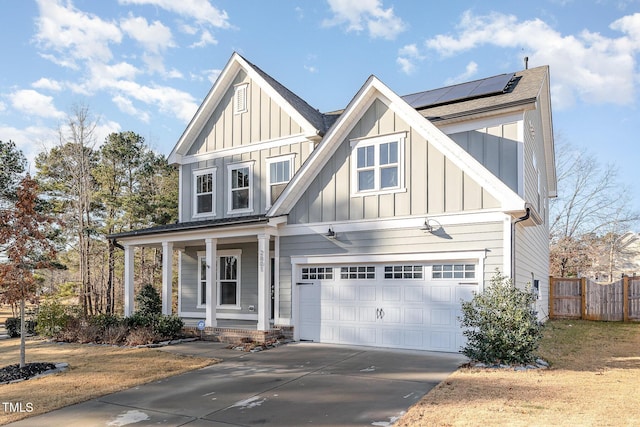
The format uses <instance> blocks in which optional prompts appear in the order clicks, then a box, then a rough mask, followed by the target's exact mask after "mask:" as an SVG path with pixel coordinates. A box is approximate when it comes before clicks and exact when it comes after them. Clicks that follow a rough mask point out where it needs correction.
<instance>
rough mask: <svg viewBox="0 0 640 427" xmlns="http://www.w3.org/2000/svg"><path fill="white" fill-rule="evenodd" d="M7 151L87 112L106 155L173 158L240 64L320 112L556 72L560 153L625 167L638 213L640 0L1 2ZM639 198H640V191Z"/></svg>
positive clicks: (0, 128) (40, 139)
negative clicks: (222, 76)
mask: <svg viewBox="0 0 640 427" xmlns="http://www.w3.org/2000/svg"><path fill="white" fill-rule="evenodd" d="M0 7H1V8H2V13H0V35H1V37H2V40H3V41H2V43H1V44H0V55H1V57H2V58H3V66H2V71H0V139H1V140H5V141H6V140H9V139H11V140H13V141H15V142H16V143H17V144H18V147H20V148H21V149H22V150H23V152H24V153H25V154H26V155H27V157H28V158H29V159H32V158H33V157H34V156H35V154H36V153H37V152H39V151H41V150H42V149H43V147H51V146H53V145H55V144H56V143H57V142H58V136H57V129H58V127H59V125H61V124H62V123H64V122H65V117H66V116H67V115H68V114H70V112H71V111H72V108H73V105H78V104H83V105H87V106H88V107H89V109H90V112H91V113H92V114H94V115H95V116H96V117H98V118H99V127H98V132H97V135H98V141H97V143H98V144H99V143H100V142H101V141H103V140H104V137H105V136H106V135H107V134H109V133H110V132H117V131H129V130H131V131H134V132H136V133H138V134H140V135H142V136H144V137H145V139H146V141H147V143H148V144H149V145H150V146H151V147H152V148H154V149H155V150H157V151H159V152H161V153H164V154H168V153H169V152H170V151H171V149H172V148H173V145H174V144H175V143H176V141H177V140H178V138H179V137H180V135H181V133H182V131H183V130H184V128H185V127H186V125H187V123H188V121H189V119H190V118H191V116H192V115H193V113H194V112H195V110H196V109H197V107H198V105H199V104H200V102H201V101H202V99H203V98H204V96H205V95H206V93H207V92H208V90H209V89H210V87H211V85H212V84H213V82H214V81H215V78H216V77H217V75H218V73H219V72H220V70H221V69H222V68H223V67H224V65H225V64H226V62H227V60H228V59H229V57H230V56H231V54H232V53H233V51H237V52H239V53H240V54H242V55H243V56H244V57H245V58H247V59H248V60H249V61H251V62H253V63H255V64H256V65H258V66H259V67H261V68H262V69H263V70H265V71H266V72H267V73H269V74H270V75H271V76H272V77H274V78H275V79H277V80H278V81H280V82H281V83H282V84H284V85H285V86H287V87H288V88H289V89H291V90H292V91H294V92H295V93H296V94H298V95H299V96H301V97H302V98H303V99H305V100H306V101H307V102H308V103H309V104H311V105H312V106H314V107H316V108H318V109H319V110H321V111H331V110H336V109H340V108H343V107H344V106H346V104H347V103H348V102H349V100H350V99H351V98H352V97H353V95H354V94H355V93H356V92H357V90H358V89H359V88H360V86H361V85H362V84H363V83H364V82H365V80H366V79H367V77H368V76H369V75H371V74H374V75H376V76H377V77H378V78H380V79H381V80H382V81H383V82H384V83H385V84H386V85H387V86H389V87H390V88H391V89H392V90H394V91H395V92H396V93H398V94H399V95H405V94H408V93H413V92H418V91H422V90H427V89H432V88H437V87H441V86H444V85H448V84H453V83H458V82H462V81H467V80H474V79H478V78H483V77H488V76H492V75H496V74H501V73H505V72H514V71H517V70H520V69H522V68H524V65H523V64H524V62H523V58H524V57H525V56H528V57H529V66H530V67H535V66H539V65H549V66H550V67H551V82H552V106H553V114H554V128H555V133H556V138H557V140H563V141H566V142H569V143H571V144H573V145H575V146H577V147H579V148H580V149H584V150H588V151H589V152H592V153H593V154H595V155H596V156H598V158H599V159H601V161H602V163H603V164H606V163H613V164H615V165H616V166H618V167H620V168H621V169H620V181H621V182H622V183H624V184H627V185H629V186H630V187H631V194H632V196H633V197H635V208H636V209H639V210H640V185H636V183H637V178H635V179H634V177H633V176H634V175H635V176H636V177H637V169H638V167H640V148H639V147H638V144H639V142H640V141H639V140H638V139H639V138H638V136H637V135H638V129H639V128H640V114H639V111H638V107H639V98H640V90H639V89H640V67H639V65H638V59H639V54H640V0H538V1H536V2H531V1H529V2H525V1H513V0H511V1H502V0H495V1H491V2H488V1H484V0H477V1H474V0H470V1H449V2H435V1H400V0H327V1H320V0H317V1H309V0H251V1H250V0H247V1H238V0H220V1H218V0H180V1H175V0H102V1H95V0H66V1H65V0H21V1H11V0H0ZM633 187H635V188H633Z"/></svg>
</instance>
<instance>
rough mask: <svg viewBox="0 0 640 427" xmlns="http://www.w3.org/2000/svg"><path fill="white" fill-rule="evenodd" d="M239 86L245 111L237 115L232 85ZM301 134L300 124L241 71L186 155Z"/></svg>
mask: <svg viewBox="0 0 640 427" xmlns="http://www.w3.org/2000/svg"><path fill="white" fill-rule="evenodd" d="M239 84H248V91H247V98H248V99H247V105H248V108H247V111H246V112H244V113H239V114H237V113H235V112H234V108H233V99H234V86H236V85H239ZM302 132H303V129H302V127H301V126H300V124H299V123H296V122H295V120H293V119H292V118H291V116H290V115H289V114H287V113H286V112H285V111H284V110H283V109H282V108H281V107H280V106H279V105H278V104H277V103H276V102H274V101H273V99H272V98H271V97H269V96H268V95H267V94H266V93H265V92H264V90H262V88H261V87H260V86H259V85H257V84H255V83H254V82H253V81H252V80H251V79H250V78H249V77H248V76H247V74H246V73H245V72H244V71H242V70H241V71H240V72H239V73H238V75H237V76H236V78H235V79H234V82H233V85H232V86H230V87H229V89H228V90H227V92H226V93H225V94H224V96H223V97H222V98H221V99H220V102H219V104H218V106H217V107H216V108H215V110H214V111H213V113H212V114H211V117H210V118H209V120H208V121H207V122H206V124H205V125H204V127H203V129H202V131H201V132H200V134H199V135H198V137H197V138H196V140H195V142H194V143H193V144H192V145H191V147H190V148H189V151H188V153H187V155H196V154H203V153H210V152H212V151H217V150H223V149H229V148H235V147H240V146H242V145H247V144H252V143H255V142H260V141H269V140H274V139H279V138H285V137H287V136H291V135H299V134H301V133H302Z"/></svg>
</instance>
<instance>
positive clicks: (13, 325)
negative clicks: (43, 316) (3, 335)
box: [4, 317, 36, 338]
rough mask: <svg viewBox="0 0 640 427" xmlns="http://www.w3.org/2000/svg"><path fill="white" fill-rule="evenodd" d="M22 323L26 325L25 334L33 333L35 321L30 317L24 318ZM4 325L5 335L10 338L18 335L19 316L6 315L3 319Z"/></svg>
mask: <svg viewBox="0 0 640 427" xmlns="http://www.w3.org/2000/svg"><path fill="white" fill-rule="evenodd" d="M24 325H25V326H26V328H27V330H26V333H27V334H34V333H35V328H36V321H35V320H31V319H28V320H27V319H25V321H24ZM4 327H5V328H6V330H7V335H9V336H10V337H11V338H16V337H19V336H20V318H19V317H7V319H6V320H5V321H4Z"/></svg>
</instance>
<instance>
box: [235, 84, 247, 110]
mask: <svg viewBox="0 0 640 427" xmlns="http://www.w3.org/2000/svg"><path fill="white" fill-rule="evenodd" d="M248 88H249V84H248V83H243V84H239V85H237V86H235V87H234V88H233V113H234V114H241V113H245V112H246V111H247V109H248V107H247V89H248Z"/></svg>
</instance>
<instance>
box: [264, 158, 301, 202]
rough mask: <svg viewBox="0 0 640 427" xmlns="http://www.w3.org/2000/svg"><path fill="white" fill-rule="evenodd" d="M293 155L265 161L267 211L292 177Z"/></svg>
mask: <svg viewBox="0 0 640 427" xmlns="http://www.w3.org/2000/svg"><path fill="white" fill-rule="evenodd" d="M294 157H295V154H288V155H286V156H278V157H272V158H269V159H267V160H266V161H267V191H266V195H267V203H266V207H267V209H269V208H270V207H271V205H273V203H274V202H275V201H276V199H277V198H278V197H279V196H280V194H282V192H283V191H284V188H285V187H286V186H287V184H288V183H289V181H291V177H292V176H293V172H294V171H293V159H294Z"/></svg>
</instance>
